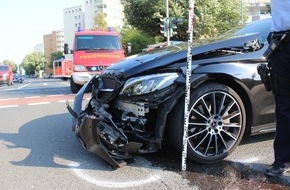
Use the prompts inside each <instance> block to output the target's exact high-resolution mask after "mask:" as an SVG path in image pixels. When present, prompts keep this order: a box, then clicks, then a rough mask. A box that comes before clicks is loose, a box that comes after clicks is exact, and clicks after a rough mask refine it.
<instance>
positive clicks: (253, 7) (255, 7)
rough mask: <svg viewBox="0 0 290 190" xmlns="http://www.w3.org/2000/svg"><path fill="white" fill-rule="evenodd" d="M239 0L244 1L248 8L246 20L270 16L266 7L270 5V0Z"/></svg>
mask: <svg viewBox="0 0 290 190" xmlns="http://www.w3.org/2000/svg"><path fill="white" fill-rule="evenodd" d="M241 2H242V3H244V4H245V6H247V8H248V10H249V20H248V22H251V21H255V20H259V19H264V18H267V17H270V16H271V15H270V13H269V12H268V7H267V6H268V5H270V3H271V0H241Z"/></svg>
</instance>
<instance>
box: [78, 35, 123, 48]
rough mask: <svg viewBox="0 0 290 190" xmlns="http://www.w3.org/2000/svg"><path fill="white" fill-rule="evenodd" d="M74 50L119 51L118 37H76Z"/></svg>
mask: <svg viewBox="0 0 290 190" xmlns="http://www.w3.org/2000/svg"><path fill="white" fill-rule="evenodd" d="M76 50H121V45H120V43H119V38H118V36H108V35H102V36H101V35H99V36H93V35H86V36H77V37H76Z"/></svg>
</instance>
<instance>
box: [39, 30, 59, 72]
mask: <svg viewBox="0 0 290 190" xmlns="http://www.w3.org/2000/svg"><path fill="white" fill-rule="evenodd" d="M63 48H64V30H63V29H61V30H54V31H52V33H51V34H46V35H43V49H44V56H45V58H46V60H47V61H48V62H49V61H50V55H51V53H53V52H57V51H63ZM44 71H45V73H46V74H49V73H52V69H50V68H49V67H48V64H46V65H45V69H44Z"/></svg>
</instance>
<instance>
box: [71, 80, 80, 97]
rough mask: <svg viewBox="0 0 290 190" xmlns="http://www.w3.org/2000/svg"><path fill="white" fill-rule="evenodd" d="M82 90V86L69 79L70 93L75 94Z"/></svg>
mask: <svg viewBox="0 0 290 190" xmlns="http://www.w3.org/2000/svg"><path fill="white" fill-rule="evenodd" d="M81 88H82V85H79V84H76V83H74V80H73V78H70V90H71V92H72V93H74V94H75V93H77V92H78V91H79V90H80V89H81Z"/></svg>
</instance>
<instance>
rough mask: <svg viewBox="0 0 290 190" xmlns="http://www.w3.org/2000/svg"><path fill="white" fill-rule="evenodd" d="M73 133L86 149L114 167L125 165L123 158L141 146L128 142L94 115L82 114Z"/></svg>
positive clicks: (129, 156)
mask: <svg viewBox="0 0 290 190" xmlns="http://www.w3.org/2000/svg"><path fill="white" fill-rule="evenodd" d="M75 133H76V135H77V137H78V139H79V141H80V143H81V144H82V145H83V147H84V148H85V149H86V150H88V151H89V152H92V153H94V154H96V155H98V156H99V157H101V158H102V159H103V160H105V161H106V162H107V163H109V164H110V165H111V166H112V167H113V168H114V169H117V168H120V167H122V166H124V165H126V162H125V161H124V160H126V159H129V158H131V153H139V151H140V147H141V146H142V144H141V143H135V142H130V143H129V142H128V141H127V140H126V138H124V137H123V134H121V133H120V132H119V131H117V130H116V129H114V128H113V127H111V126H109V125H108V124H106V123H104V122H102V121H101V120H99V119H98V118H97V117H95V116H84V118H83V119H82V122H81V124H80V126H77V127H76V128H75Z"/></svg>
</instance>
